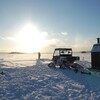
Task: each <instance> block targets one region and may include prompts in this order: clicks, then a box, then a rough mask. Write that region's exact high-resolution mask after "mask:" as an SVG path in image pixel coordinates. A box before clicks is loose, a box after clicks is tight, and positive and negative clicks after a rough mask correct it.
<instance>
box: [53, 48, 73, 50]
mask: <svg viewBox="0 0 100 100" xmlns="http://www.w3.org/2000/svg"><path fill="white" fill-rule="evenodd" d="M55 50H72V48H55Z"/></svg>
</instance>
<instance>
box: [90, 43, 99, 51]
mask: <svg viewBox="0 0 100 100" xmlns="http://www.w3.org/2000/svg"><path fill="white" fill-rule="evenodd" d="M91 52H100V44H94V45H93V48H92V51H91Z"/></svg>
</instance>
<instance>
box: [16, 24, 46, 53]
mask: <svg viewBox="0 0 100 100" xmlns="http://www.w3.org/2000/svg"><path fill="white" fill-rule="evenodd" d="M16 41H17V45H18V50H19V51H23V52H38V51H39V50H40V49H41V48H42V47H43V46H44V45H45V36H44V35H43V34H42V33H41V32H40V31H39V30H38V28H37V27H36V26H34V25H32V24H27V25H25V26H24V27H23V28H22V30H21V31H20V32H19V34H18V35H17V36H16Z"/></svg>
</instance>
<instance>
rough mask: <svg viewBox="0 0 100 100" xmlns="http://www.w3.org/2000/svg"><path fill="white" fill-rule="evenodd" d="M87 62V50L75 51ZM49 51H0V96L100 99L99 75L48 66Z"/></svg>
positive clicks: (29, 99)
mask: <svg viewBox="0 0 100 100" xmlns="http://www.w3.org/2000/svg"><path fill="white" fill-rule="evenodd" d="M74 55H77V56H80V59H81V62H82V63H83V64H84V66H87V67H90V66H91V63H90V61H91V59H90V53H85V54H81V53H75V54H74ZM51 58H52V54H42V56H41V59H40V60H38V59H37V54H0V72H2V71H3V72H4V74H3V75H2V74H0V100H100V77H99V76H96V75H87V74H81V73H79V72H78V73H75V72H74V71H72V70H67V69H65V70H64V69H58V68H56V69H55V68H54V69H53V68H49V67H48V66H47V64H48V63H49V62H50V60H51Z"/></svg>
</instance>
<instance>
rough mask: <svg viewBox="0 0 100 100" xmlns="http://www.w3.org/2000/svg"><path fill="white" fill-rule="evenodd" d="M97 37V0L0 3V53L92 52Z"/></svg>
mask: <svg viewBox="0 0 100 100" xmlns="http://www.w3.org/2000/svg"><path fill="white" fill-rule="evenodd" d="M97 37H100V0H0V51H1V52H5V51H6V52H9V51H20V52H38V51H41V52H51V51H53V50H54V48H57V47H71V48H72V49H73V51H84V50H89V51H90V50H91V48H92V46H93V44H94V43H96V38H97Z"/></svg>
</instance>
